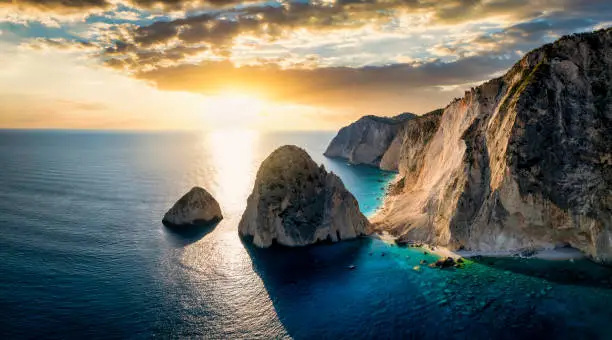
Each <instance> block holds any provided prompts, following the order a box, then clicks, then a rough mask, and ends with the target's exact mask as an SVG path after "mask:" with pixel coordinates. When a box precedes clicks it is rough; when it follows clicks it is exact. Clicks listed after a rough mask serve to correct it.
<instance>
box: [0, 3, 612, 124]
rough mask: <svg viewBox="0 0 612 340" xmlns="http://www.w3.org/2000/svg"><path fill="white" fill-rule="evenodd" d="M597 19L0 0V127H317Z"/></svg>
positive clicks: (551, 12)
mask: <svg viewBox="0 0 612 340" xmlns="http://www.w3.org/2000/svg"><path fill="white" fill-rule="evenodd" d="M610 26H612V5H611V4H610V1H609V0H605V1H602V0H583V1H576V0H535V1H526V0H514V1H510V0H448V1H446V0H439V1H434V0H318V1H305V0H291V1H280V2H277V1H267V2H259V1H257V0H255V1H246V2H245V1H241V0H0V128H28V129H38V128H61V129H127V130H183V129H187V130H193V129H195V130H200V129H202V130H214V129H223V128H228V127H240V128H250V129H259V130H332V129H337V128H338V127H340V126H343V125H346V124H347V123H349V122H351V121H353V120H356V119H357V118H359V117H360V116H363V115H366V114H377V115H383V116H391V115H396V114H398V113H401V112H413V113H416V114H423V113H426V112H428V111H431V110H433V109H436V108H440V107H444V106H446V105H447V104H448V102H449V101H450V100H452V99H453V98H456V97H461V96H462V95H463V93H464V91H465V90H467V89H469V88H470V87H473V86H476V85H478V84H480V83H482V82H484V81H486V80H488V79H491V78H493V77H496V76H500V75H502V74H503V73H504V72H505V71H506V70H507V69H508V68H509V67H510V66H512V64H514V63H515V62H517V61H518V60H519V59H520V58H521V57H522V56H523V55H524V54H525V53H527V52H529V51H530V50H531V49H534V48H536V47H538V46H540V45H542V44H544V43H548V42H551V41H554V40H556V39H557V38H559V37H561V36H563V35H566V34H571V33H575V32H585V31H593V30H596V29H600V28H606V27H610Z"/></svg>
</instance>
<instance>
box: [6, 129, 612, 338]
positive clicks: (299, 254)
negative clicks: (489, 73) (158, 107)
mask: <svg viewBox="0 0 612 340" xmlns="http://www.w3.org/2000/svg"><path fill="white" fill-rule="evenodd" d="M332 137H333V134H332V133H292V134H288V133H287V134H263V135H258V134H255V133H252V132H246V131H224V132H215V133H208V134H206V133H201V134H195V133H183V134H179V133H140V134H136V133H102V132H96V133H93V132H65V131H64V132H60V131H51V132H23V131H22V132H16V131H0V164H1V175H0V187H1V188H2V190H1V191H0V312H1V317H0V336H1V337H2V338H11V339H13V338H90V339H95V338H150V337H154V336H156V337H161V338H178V337H192V338H193V337H196V338H197V337H202V338H219V339H230V338H246V339H256V338H290V337H293V338H299V339H307V338H317V339H318V338H414V339H447V338H458V339H461V338H465V339H516V338H520V339H548V338H554V339H610V338H612V322H611V321H612V271H610V269H608V268H605V267H601V266H598V265H595V264H592V263H590V262H588V261H575V262H567V261H564V262H550V261H542V260H524V259H523V260H521V259H513V258H506V259H503V258H497V259H496V258H482V259H478V260H477V261H474V262H470V263H469V264H468V265H466V267H465V268H464V269H456V270H444V271H441V270H436V269H430V268H427V267H426V266H422V268H421V269H420V270H419V271H415V270H414V269H413V267H414V266H416V265H418V264H419V261H421V260H422V259H426V260H428V261H432V260H434V259H435V258H434V257H433V256H432V255H425V254H423V252H422V250H417V249H406V248H398V247H394V246H391V245H388V244H386V243H384V242H382V241H379V240H373V239H361V240H357V241H353V242H343V243H339V244H333V245H329V244H327V245H320V246H314V247H307V248H300V249H282V248H273V249H267V250H260V249H254V248H252V247H249V246H248V245H244V244H242V242H241V241H240V239H239V238H238V235H237V224H238V221H239V220H240V216H241V214H242V210H243V209H244V204H245V201H246V197H247V196H248V194H249V193H250V190H251V187H252V184H253V180H254V175H255V173H256V171H257V167H258V165H259V163H260V162H261V161H262V160H263V158H265V157H266V156H267V155H268V154H269V153H270V152H271V151H272V150H274V149H275V148H276V147H278V146H280V145H283V144H296V145H300V146H302V147H304V148H306V149H307V151H309V153H310V154H311V155H312V156H313V158H315V160H316V161H317V162H320V163H324V164H325V166H326V168H327V169H328V170H332V171H334V172H336V173H337V174H338V175H339V176H340V177H341V178H342V179H343V180H344V182H345V184H346V186H347V187H348V188H349V190H351V191H352V192H353V193H354V194H355V196H356V197H357V199H358V200H359V202H360V205H361V207H362V210H363V211H364V212H366V213H368V214H371V213H372V212H374V210H375V209H376V208H377V206H378V205H379V203H380V197H381V195H382V194H383V190H382V189H383V188H384V186H385V184H386V182H387V181H388V180H390V179H391V177H392V174H390V173H383V172H380V171H378V170H376V169H373V168H368V167H354V166H348V165H346V164H345V163H344V162H342V161H337V160H329V159H326V158H324V157H323V156H321V154H322V153H323V151H324V149H325V146H326V145H327V143H328V142H329V140H330V139H331V138H332ZM193 185H201V186H204V187H206V188H207V189H209V190H210V191H211V192H212V193H213V195H215V196H216V197H217V198H218V200H219V202H220V203H221V206H222V208H223V210H224V215H225V219H224V220H223V221H222V222H221V223H220V224H219V225H218V226H217V227H216V228H214V229H201V230H197V231H195V232H192V233H189V234H184V233H183V234H177V233H174V232H171V231H169V230H167V229H166V228H164V227H163V225H162V224H161V222H160V219H161V216H162V215H163V214H164V212H165V211H166V210H167V209H168V208H169V207H170V206H171V205H172V203H173V202H174V201H175V200H176V199H178V198H179V197H180V196H181V195H182V194H183V193H184V192H185V191H187V190H188V189H189V188H190V187H191V186H193ZM383 254H384V255H383ZM351 264H354V265H356V266H357V268H356V269H355V270H349V269H347V266H349V265H351Z"/></svg>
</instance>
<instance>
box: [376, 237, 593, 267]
mask: <svg viewBox="0 0 612 340" xmlns="http://www.w3.org/2000/svg"><path fill="white" fill-rule="evenodd" d="M368 237H370V238H372V239H377V240H380V241H382V242H384V243H386V244H388V245H390V246H394V245H395V246H397V244H396V243H395V240H396V239H397V238H396V237H395V236H392V235H391V234H389V233H388V232H383V233H382V234H379V233H373V234H371V235H369V236H368ZM406 248H413V249H423V250H426V251H427V252H429V253H431V254H435V255H437V256H438V257H440V258H447V257H451V258H453V259H454V260H457V259H459V258H465V259H470V258H474V257H479V256H484V257H515V258H523V259H539V260H546V261H574V260H580V259H588V257H587V256H586V255H585V254H584V253H582V252H581V251H580V250H578V249H575V248H566V247H564V248H542V249H537V250H533V253H532V254H530V255H528V256H527V255H521V251H520V250H514V251H511V250H504V251H474V250H458V251H453V250H450V249H448V248H446V247H443V246H433V245H429V244H423V245H422V246H419V247H406Z"/></svg>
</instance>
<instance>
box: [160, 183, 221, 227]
mask: <svg viewBox="0 0 612 340" xmlns="http://www.w3.org/2000/svg"><path fill="white" fill-rule="evenodd" d="M221 219H223V215H222V214H221V208H220V207H219V203H218V202H217V200H215V198H214V197H213V196H212V195H211V194H209V193H208V191H206V190H205V189H203V188H200V187H193V188H192V189H191V190H189V192H187V193H186V194H185V195H183V197H181V198H180V199H179V200H178V201H177V202H176V203H175V204H174V205H173V206H172V208H170V210H168V212H166V214H165V215H164V218H163V219H162V222H163V223H164V224H166V225H168V226H185V225H208V224H214V223H216V222H219V221H221Z"/></svg>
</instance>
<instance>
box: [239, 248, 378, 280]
mask: <svg viewBox="0 0 612 340" xmlns="http://www.w3.org/2000/svg"><path fill="white" fill-rule="evenodd" d="M241 240H242V243H243V244H244V247H245V249H246V250H247V252H248V253H249V256H250V257H251V261H252V263H253V270H254V271H255V272H256V273H257V274H258V275H259V276H260V277H261V279H262V280H263V281H264V284H266V287H267V285H268V284H269V285H270V286H272V288H277V287H276V286H277V285H282V284H288V283H289V284H293V283H296V282H298V281H300V280H309V281H311V280H313V279H317V278H319V279H329V277H328V276H333V277H338V276H343V275H347V274H348V273H349V271H350V266H352V265H354V263H356V261H357V259H358V258H359V257H360V256H362V255H363V253H364V252H365V250H363V249H365V248H366V247H367V244H368V243H369V242H371V241H372V240H371V239H369V238H366V237H362V238H357V239H354V240H344V241H342V242H338V243H333V242H322V243H318V244H314V245H309V246H302V247H286V246H282V245H278V244H276V243H274V244H273V245H272V246H271V247H269V248H258V247H256V246H254V245H253V244H252V243H251V242H250V241H249V238H248V237H243V238H242V239H241ZM355 269H356V268H355ZM322 274H324V275H325V277H324V276H322Z"/></svg>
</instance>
